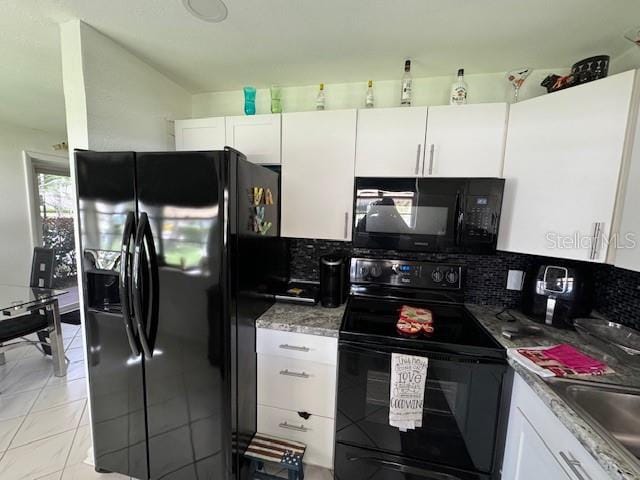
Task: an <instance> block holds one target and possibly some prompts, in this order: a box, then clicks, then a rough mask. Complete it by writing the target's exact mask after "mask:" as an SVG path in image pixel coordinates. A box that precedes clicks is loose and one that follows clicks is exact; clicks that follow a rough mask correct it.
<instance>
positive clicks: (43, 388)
mask: <svg viewBox="0 0 640 480" xmlns="http://www.w3.org/2000/svg"><path fill="white" fill-rule="evenodd" d="M78 333H79V332H77V333H76V334H75V335H74V337H73V339H72V341H73V340H74V339H75V337H76V336H77V335H78ZM44 357H45V358H46V357H47V356H46V355H44ZM16 361H17V360H16ZM52 368H53V365H52ZM52 376H53V372H51V373H49V376H48V377H47V380H46V382H45V383H44V385H43V386H42V387H40V389H39V391H38V395H37V396H36V398H35V399H34V400H33V403H32V404H31V406H30V407H29V410H27V412H26V413H25V414H24V415H22V421H21V422H20V425H19V426H18V428H17V429H16V432H15V433H14V434H13V436H12V437H11V440H10V441H9V444H8V445H9V446H8V447H7V448H6V449H5V450H4V451H3V452H2V454H1V455H0V463H1V462H2V459H3V458H4V456H5V454H6V453H7V452H8V451H9V450H13V449H15V448H20V447H25V446H27V445H30V444H32V443H34V442H37V441H40V440H45V439H47V438H51V437H54V436H55V435H59V434H61V433H66V432H70V431H71V430H73V429H71V428H70V429H68V430H64V431H62V432H58V433H55V434H52V435H47V436H45V437H42V438H38V439H35V440H32V441H30V442H27V443H25V444H24V445H20V446H17V447H13V448H11V444H12V443H13V441H14V440H15V438H16V436H17V435H18V432H19V431H20V429H21V428H22V426H23V425H24V422H25V420H26V419H27V417H28V416H29V415H30V414H31V413H42V412H46V411H48V410H52V409H54V408H59V407H62V406H63V405H66V404H69V403H73V402H77V401H80V400H84V401H85V405H84V407H83V409H82V414H84V410H85V408H86V407H87V399H86V398H84V399H78V400H72V401H71V402H66V403H63V404H61V405H56V406H53V407H49V408H45V409H43V410H39V411H37V412H33V408H34V407H35V405H36V403H37V402H38V400H39V399H40V396H41V395H42V392H43V391H44V390H45V389H46V388H47V386H50V385H48V382H49V380H50V379H51V377H52ZM66 383H68V382H65V384H66ZM51 386H52V385H51ZM34 390H35V389H34ZM29 391H33V390H25V391H24V392H17V393H16V394H20V393H26V392H29ZM82 414H80V419H79V420H78V425H76V427H75V429H76V430H77V428H78V426H79V423H80V421H82ZM13 418H18V417H13ZM7 420H10V419H7ZM74 439H75V435H74ZM65 464H66V460H65Z"/></svg>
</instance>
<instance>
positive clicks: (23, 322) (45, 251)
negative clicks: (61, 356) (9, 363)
mask: <svg viewBox="0 0 640 480" xmlns="http://www.w3.org/2000/svg"><path fill="white" fill-rule="evenodd" d="M54 261H55V254H54V251H53V249H52V248H43V247H36V248H34V249H33V261H32V263H31V279H30V281H29V285H30V286H31V287H32V288H52V286H53V268H54V263H55V262H54ZM49 315H51V312H49V311H48V310H47V309H46V308H41V309H38V310H35V311H33V312H27V313H25V314H23V315H19V316H16V317H15V318H8V319H6V320H0V365H4V363H5V358H4V354H5V352H6V351H7V350H11V349H13V348H17V347H20V346H24V345H32V346H34V347H36V348H37V349H38V350H40V351H41V352H42V353H43V354H45V355H51V345H50V344H49V342H48V339H49V319H48V318H49V317H48V316H49ZM33 333H35V334H37V336H38V340H30V339H28V338H25V337H26V336H27V335H31V334H33ZM14 340H15V341H14ZM7 342H11V343H7Z"/></svg>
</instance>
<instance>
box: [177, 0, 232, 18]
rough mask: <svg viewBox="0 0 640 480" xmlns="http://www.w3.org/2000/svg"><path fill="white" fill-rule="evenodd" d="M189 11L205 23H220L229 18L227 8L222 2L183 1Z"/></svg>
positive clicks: (209, 0)
mask: <svg viewBox="0 0 640 480" xmlns="http://www.w3.org/2000/svg"><path fill="white" fill-rule="evenodd" d="M182 4H183V5H184V8H186V9H187V11H188V12H189V13H190V14H191V15H193V16H194V17H196V18H199V19H200V20H204V21H205V22H211V23H218V22H221V21H223V20H224V19H225V18H227V13H228V11H227V6H226V5H225V4H224V2H223V1H222V0H182Z"/></svg>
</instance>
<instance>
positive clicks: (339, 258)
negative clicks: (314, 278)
mask: <svg viewBox="0 0 640 480" xmlns="http://www.w3.org/2000/svg"><path fill="white" fill-rule="evenodd" d="M346 297H347V258H346V257H345V256H344V255H339V254H330V255H323V256H322V257H320V303H321V305H322V306H323V307H330V308H335V307H339V306H340V305H342V304H343V303H344V302H345V301H346V299H347V298H346Z"/></svg>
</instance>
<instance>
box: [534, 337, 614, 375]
mask: <svg viewBox="0 0 640 480" xmlns="http://www.w3.org/2000/svg"><path fill="white" fill-rule="evenodd" d="M545 354H546V355H547V356H548V357H549V358H552V359H554V360H557V361H558V362H560V363H561V364H563V365H565V366H567V367H569V368H570V369H572V370H574V371H575V372H576V373H577V374H590V373H600V372H604V371H606V369H607V365H606V364H604V363H602V362H600V361H599V360H596V359H595V358H592V357H590V356H588V355H585V354H584V353H582V352H580V351H578V350H576V349H575V348H573V347H572V346H571V345H567V344H562V345H558V346H556V347H552V348H550V349H548V350H545Z"/></svg>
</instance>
